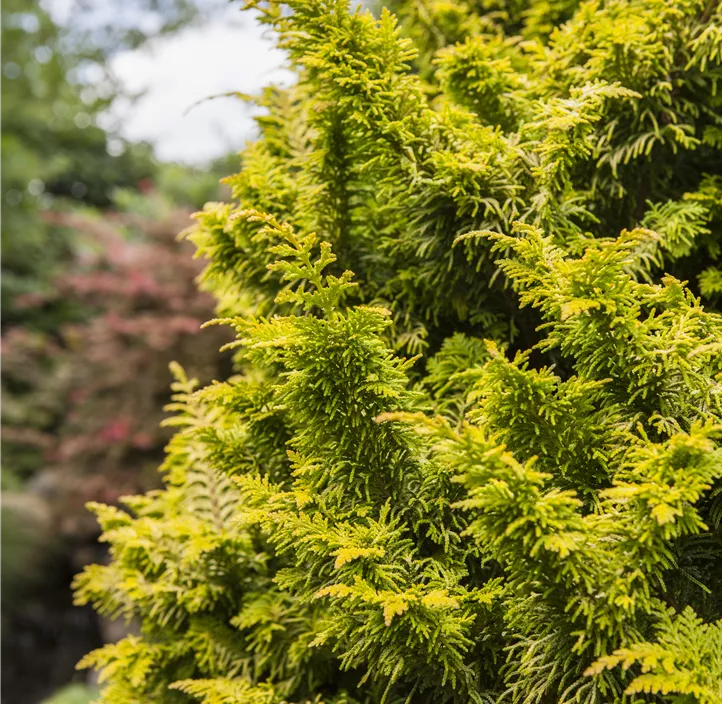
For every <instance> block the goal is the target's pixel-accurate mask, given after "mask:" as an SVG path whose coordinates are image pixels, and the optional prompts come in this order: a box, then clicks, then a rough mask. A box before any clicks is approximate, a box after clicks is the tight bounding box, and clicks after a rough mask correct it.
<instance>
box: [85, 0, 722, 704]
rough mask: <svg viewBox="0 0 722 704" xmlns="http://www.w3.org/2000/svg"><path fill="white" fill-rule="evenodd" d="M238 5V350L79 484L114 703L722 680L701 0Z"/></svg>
mask: <svg viewBox="0 0 722 704" xmlns="http://www.w3.org/2000/svg"><path fill="white" fill-rule="evenodd" d="M249 7H253V8H256V9H257V10H259V11H260V13H261V16H262V18H263V20H264V22H266V23H267V24H268V25H270V26H271V27H273V28H274V30H275V32H276V34H277V36H278V38H279V44H280V45H281V46H282V47H283V48H284V49H285V50H286V51H287V52H288V54H289V57H290V60H291V62H292V63H293V65H294V66H295V67H296V68H297V72H298V83H297V84H296V85H295V86H294V87H292V88H291V89H288V90H283V91H282V90H279V89H268V90H267V91H266V92H265V93H264V94H263V95H262V96H261V97H260V98H259V99H258V102H259V103H260V104H261V105H263V106H265V107H266V108H267V111H268V114H267V115H266V116H264V117H261V118H259V125H260V128H261V137H260V139H259V140H258V141H257V142H256V143H255V144H253V145H251V146H250V147H249V148H248V149H247V151H246V152H245V153H244V157H243V169H242V171H241V172H240V173H239V174H237V175H235V176H232V177H230V178H229V179H228V180H227V182H228V184H229V185H230V186H231V188H232V192H233V198H234V202H233V203H232V204H218V203H212V204H209V205H207V206H206V207H205V209H204V210H203V212H201V213H199V214H198V215H197V224H196V225H195V227H194V228H192V230H191V231H189V233H188V237H189V238H190V239H191V240H192V241H193V242H194V243H195V245H196V247H197V249H198V253H199V256H202V257H205V258H206V259H207V260H208V262H207V267H206V269H205V272H204V275H203V282H202V285H203V286H204V287H205V288H207V289H208V290H211V291H212V292H213V293H214V294H215V295H216V296H217V299H218V301H219V310H220V311H221V315H223V316H225V317H224V318H223V319H221V320H220V321H217V322H220V323H224V324H228V325H230V326H231V327H232V328H233V329H234V330H235V332H236V334H237V340H236V341H235V342H234V343H231V346H232V347H233V348H234V350H235V355H236V364H237V374H236V375H235V376H233V377H232V378H230V379H229V380H227V381H225V382H222V383H220V382H216V383H214V384H212V385H211V386H208V387H206V388H203V389H198V388H197V385H196V384H195V382H194V381H193V380H189V379H187V378H186V377H185V375H184V372H183V371H182V370H181V369H180V368H176V370H175V373H176V376H177V382H176V386H175V392H176V396H175V401H174V403H173V404H172V405H171V406H170V407H169V410H171V411H173V412H174V413H175V415H174V416H173V417H172V418H171V419H169V420H168V421H167V422H168V423H169V424H170V425H173V426H177V428H178V432H177V434H176V435H175V436H174V438H173V440H172V441H171V443H170V444H169V446H168V449H167V459H166V462H165V465H164V471H165V477H166V488H165V489H164V490H162V491H159V492H154V493H151V494H148V495H145V496H141V497H133V498H129V499H127V500H126V507H127V510H121V509H119V508H115V507H109V506H101V505H95V506H94V507H93V508H94V510H95V511H96V513H97V514H98V517H99V520H100V523H101V526H102V528H103V530H104V540H105V541H107V542H108V543H109V544H110V550H111V556H112V559H111V561H110V563H109V564H108V565H104V566H97V565H96V566H92V567H90V568H88V569H87V570H86V572H85V573H84V574H82V575H80V576H79V577H78V579H77V582H76V586H77V599H78V602H79V603H81V604H83V603H88V602H90V603H93V604H94V605H95V606H96V608H97V609H99V610H100V611H101V612H102V613H105V614H109V615H113V616H123V617H126V618H128V619H135V620H137V621H138V622H139V623H140V626H141V629H140V630H141V632H140V634H139V635H133V636H129V637H127V638H125V639H124V640H122V641H120V642H119V643H115V644H110V645H107V646H105V647H104V648H102V649H101V650H98V651H95V652H94V653H91V654H90V655H88V656H87V657H86V658H85V659H84V661H83V663H82V665H84V666H87V667H97V668H100V669H101V671H102V675H101V677H102V679H103V681H104V682H105V683H106V687H105V689H104V691H103V695H102V701H103V702H104V703H105V704H131V703H132V704H135V703H137V702H154V703H155V702H158V703H161V704H162V703H168V704H171V703H175V702H179V703H180V702H192V701H197V702H202V703H203V704H230V703H235V702H239V703H240V702H243V703H248V704H280V703H281V702H294V703H298V704H300V703H301V702H317V703H320V702H326V703H328V704H331V703H333V704H342V703H343V704H346V703H348V704H352V703H358V704H376V703H378V702H389V703H390V704H392V703H395V702H399V703H400V702H413V703H421V702H424V703H425V702H434V703H437V702H438V703H441V702H458V703H461V702H464V703H466V702H475V703H479V704H482V703H483V704H487V703H490V702H513V703H518V704H553V703H556V702H560V703H561V702H565V703H572V702H573V703H576V704H607V703H609V702H620V703H622V702H626V703H629V704H631V703H641V702H663V701H668V702H680V703H681V702H698V703H699V704H719V702H722V621H720V619H721V618H722V596H721V595H722V591H721V590H720V584H721V583H722V444H721V441H722V316H720V314H719V301H720V294H722V285H721V282H722V268H721V260H720V253H721V247H722V97H720V94H719V91H718V82H719V80H720V77H722V7H720V6H719V5H718V3H716V2H714V1H713V0H710V1H706V0H705V1H697V0H674V1H673V0H645V1H644V2H642V1H641V0H609V1H607V2H601V1H597V0H591V1H590V2H584V3H577V2H571V1H569V0H559V1H553V2H551V1H550V2H529V3H527V2H522V1H521V0H516V1H514V2H512V1H509V2H503V1H502V0H499V2H473V1H469V2H463V1H461V0H459V1H458V2H454V1H451V2H444V3H436V2H426V1H425V0H414V1H413V2H411V1H409V2H407V1H406V0H397V1H396V2H395V3H394V4H393V6H392V10H393V11H394V13H395V14H392V13H391V12H390V11H388V10H385V9H384V10H382V11H381V13H380V16H379V17H374V16H373V15H372V14H370V13H369V12H367V11H364V10H362V9H356V10H349V8H348V7H347V5H346V2H345V1H342V0H290V1H289V2H286V3H283V4H281V3H279V2H277V1H276V0H266V1H263V2H258V1H256V2H251V3H250V4H249ZM397 17H398V18H399V19H397ZM351 271H353V272H354V273H353V274H352V273H351Z"/></svg>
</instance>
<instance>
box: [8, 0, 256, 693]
mask: <svg viewBox="0 0 722 704" xmlns="http://www.w3.org/2000/svg"><path fill="white" fill-rule="evenodd" d="M225 5H226V3H225V2H223V0H130V1H129V0H123V2H120V0H117V1H116V0H113V1H112V2H107V1H104V0H103V1H101V0H83V2H80V1H78V2H74V1H73V0H67V1H66V2H60V0H57V2H51V3H49V4H43V3H27V2H25V1H24V0H4V1H3V4H2V44H3V48H2V79H3V80H2V142H1V148H2V206H3V207H2V279H1V281H2V284H1V297H2V338H1V344H2V362H3V364H2V412H3V414H2V463H3V466H2V491H3V497H2V498H3V501H2V513H1V518H2V702H3V703H7V704H38V703H39V702H49V703H52V704H81V702H82V703H84V702H88V701H90V700H91V699H92V696H93V691H94V690H93V683H92V682H91V683H88V682H85V681H84V680H83V679H82V678H81V676H79V675H77V674H76V673H75V670H74V666H75V663H76V662H77V660H78V659H79V658H80V656H81V655H82V654H83V653H85V652H87V651H88V650H89V649H91V648H92V647H95V646H96V645H99V644H100V643H102V642H103V641H106V640H112V639H114V638H117V637H118V636H119V635H121V634H122V633H121V632H120V631H119V627H118V625H117V624H109V623H103V622H102V621H99V620H98V619H97V618H96V616H95V615H93V614H92V613H91V612H90V611H86V610H82V609H76V608H74V607H73V606H72V595H71V592H70V581H71V579H72V576H73V574H75V573H76V572H77V571H78V570H79V569H80V568H81V567H82V565H83V564H85V563H86V562H88V561H95V560H98V559H101V560H102V559H103V548H102V546H99V545H98V544H97V542H96V539H97V528H96V525H95V521H94V520H93V519H92V517H91V516H90V514H88V513H87V512H86V511H85V509H84V504H85V503H86V502H87V501H94V500H97V501H104V502H111V503H112V502H114V501H115V500H116V499H117V498H118V497H119V496H121V495H123V494H127V493H134V492H138V491H144V490H146V489H150V488H153V487H154V486H156V485H157V484H158V482H159V477H158V474H157V467H158V464H159V460H160V458H161V456H162V449H163V446H164V444H165V442H166V441H167V437H168V435H167V433H166V432H165V431H162V430H161V429H160V427H159V423H160V420H161V419H162V417H163V411H162V408H163V405H164V404H165V403H166V402H167V400H168V397H169V394H168V387H169V383H170V374H169V371H168V364H169V362H171V361H172V360H177V361H179V362H180V363H181V364H182V365H183V366H185V367H186V368H187V369H188V370H189V372H190V373H191V374H193V375H195V376H198V377H199V378H200V379H202V380H203V381H204V382H208V381H210V380H211V379H213V378H223V377H224V376H226V375H227V374H228V372H229V361H228V359H227V358H224V357H223V356H222V355H221V354H219V352H218V349H219V347H220V346H221V345H222V344H223V343H224V342H225V341H226V338H225V331H223V330H221V329H219V328H211V329H209V330H206V331H203V332H201V329H200V326H201V324H202V323H203V322H204V321H206V320H208V319H209V318H212V317H213V315H214V310H213V302H212V300H211V299H210V297H209V296H207V295H205V294H201V293H199V292H198V291H197V289H196V286H195V284H194V277H195V276H196V274H197V273H198V271H199V263H198V262H197V261H195V260H193V259H192V256H191V255H192V250H193V248H192V247H190V246H189V245H188V244H187V243H185V242H183V241H181V240H179V239H178V237H177V235H178V233H179V232H181V231H182V230H183V229H184V228H185V227H187V226H188V225H189V224H190V219H189V218H190V214H191V212H192V211H193V210H194V209H197V208H199V207H201V206H202V205H203V203H205V202H206V201H208V200H215V199H219V198H221V197H222V196H223V194H222V190H221V186H220V185H219V183H218V181H219V178H220V177H221V176H223V175H225V174H227V173H231V172H232V171H235V170H237V157H236V156H235V155H234V153H233V151H237V150H238V149H240V148H241V146H242V144H241V143H239V144H237V145H235V149H234V150H232V151H231V153H230V154H229V155H228V156H224V157H221V158H219V159H216V160H215V161H213V162H211V163H206V164H203V165H202V166H188V165H184V164H174V163H160V162H158V160H157V159H156V158H155V156H154V150H153V147H152V145H151V144H148V143H143V142H140V143H130V142H128V141H127V140H125V139H124V138H123V136H122V134H121V133H120V132H119V130H118V126H117V125H113V124H111V121H109V119H108V114H109V110H110V109H111V107H112V105H113V104H114V101H117V100H119V99H124V100H131V99H132V98H133V96H132V95H129V93H128V91H127V90H126V89H125V88H124V86H123V85H122V84H121V83H120V82H119V81H118V80H117V78H116V77H115V76H114V73H113V70H112V58H113V56H114V55H116V54H117V53H118V52H121V51H128V50H133V49H138V48H140V47H143V46H144V45H145V44H147V43H149V42H152V41H154V40H156V39H157V38H158V37H161V36H164V35H165V36H170V35H172V33H174V32H178V31H180V30H182V29H184V28H187V27H188V26H189V25H191V24H192V23H201V24H202V22H204V21H208V18H212V17H213V16H214V13H218V12H221V11H225V9H226V8H225ZM60 10H62V15H63V17H64V21H63V22H60V21H59V20H58V19H57V18H58V17H59V16H60V14H61V12H60ZM121 630H122V627H121ZM82 677H85V676H84V675H83V676H82Z"/></svg>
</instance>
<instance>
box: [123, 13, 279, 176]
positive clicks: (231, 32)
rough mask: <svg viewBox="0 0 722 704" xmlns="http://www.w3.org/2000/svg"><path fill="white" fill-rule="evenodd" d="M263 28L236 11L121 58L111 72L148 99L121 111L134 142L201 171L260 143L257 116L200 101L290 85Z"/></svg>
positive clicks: (226, 101)
mask: <svg viewBox="0 0 722 704" xmlns="http://www.w3.org/2000/svg"><path fill="white" fill-rule="evenodd" d="M264 31H265V30H264V28H262V27H261V25H260V24H259V23H258V22H257V21H256V19H255V15H253V13H250V12H243V13H242V12H240V11H239V9H238V5H235V6H231V7H230V8H228V9H224V10H222V11H221V12H220V13H219V14H218V15H217V17H216V18H215V19H214V20H212V21H210V22H209V23H205V24H203V25H201V26H197V27H196V26H191V27H189V28H186V29H184V30H183V31H181V32H179V33H178V34H176V35H174V36H170V37H168V38H162V39H158V40H154V41H153V42H151V43H150V46H148V47H146V48H143V49H141V50H137V51H131V52H126V53H122V54H119V55H117V56H116V57H115V58H114V59H113V64H112V66H113V69H114V70H115V72H116V74H117V75H118V77H119V78H120V79H121V80H122V81H123V83H124V84H125V85H126V87H127V88H128V89H130V90H131V91H145V93H144V95H143V97H142V98H141V99H140V100H139V101H137V102H136V104H135V105H133V106H129V105H127V104H122V103H119V104H118V105H116V107H115V108H114V111H113V117H115V118H116V120H117V121H118V123H119V125H120V131H121V134H122V135H123V136H124V137H126V138H127V139H129V140H133V141H135V140H148V141H150V142H152V143H153V144H154V145H155V147H156V152H157V155H158V157H159V158H160V159H162V160H169V161H186V162H190V163H203V162H204V161H207V160H209V159H212V158H214V157H217V156H221V155H223V154H227V153H228V152H230V151H239V150H240V149H242V148H243V146H244V144H245V142H246V140H248V139H250V138H253V136H254V122H253V120H252V119H251V109H250V108H249V107H248V106H247V105H245V104H244V103H242V102H241V101H239V100H238V99H237V98H217V99H215V100H210V101H206V102H203V103H201V104H199V105H197V106H196V107H194V108H192V109H191V110H190V112H188V113H187V114H186V111H188V110H189V108H191V106H193V105H194V103H196V102H198V101H202V100H204V99H205V98H209V97H211V96H213V95H216V94H219V93H224V92H227V91H240V92H243V93H255V92H258V91H259V90H260V89H261V88H262V87H263V86H265V85H268V84H269V83H282V84H288V83H289V82H290V81H291V74H290V72H288V71H287V70H286V69H284V68H283V62H284V57H283V54H282V52H280V51H279V50H277V49H276V48H275V47H274V46H273V42H272V41H271V40H270V39H268V38H267V37H264V36H263V35H264Z"/></svg>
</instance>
